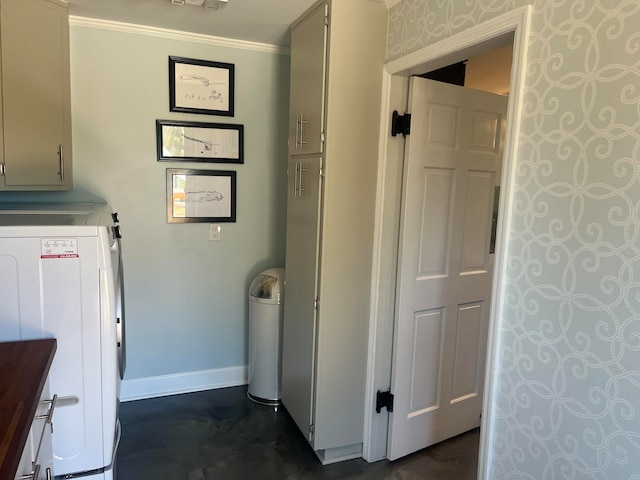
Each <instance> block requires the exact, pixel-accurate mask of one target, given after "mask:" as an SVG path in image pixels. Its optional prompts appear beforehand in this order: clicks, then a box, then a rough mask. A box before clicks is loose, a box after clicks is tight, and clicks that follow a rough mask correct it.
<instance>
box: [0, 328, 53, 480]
mask: <svg viewBox="0 0 640 480" xmlns="http://www.w3.org/2000/svg"><path fill="white" fill-rule="evenodd" d="M55 351H56V340H55V339H45V340H26V341H22V342H5V343H0V479H10V478H14V477H15V474H16V470H17V468H18V463H19V462H20V457H21V455H22V451H23V450H24V446H25V443H26V441H27V437H28V436H29V428H30V427H31V422H32V421H33V417H34V415H35V412H36V408H37V407H38V402H39V401H40V395H41V394H42V389H43V388H44V384H45V382H46V380H47V375H48V374H49V368H50V367H51V363H52V362H53V355H54V353H55Z"/></svg>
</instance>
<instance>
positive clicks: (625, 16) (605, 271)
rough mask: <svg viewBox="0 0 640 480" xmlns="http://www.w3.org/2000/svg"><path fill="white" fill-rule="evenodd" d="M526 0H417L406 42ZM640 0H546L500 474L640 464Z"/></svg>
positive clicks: (612, 479)
mask: <svg viewBox="0 0 640 480" xmlns="http://www.w3.org/2000/svg"><path fill="white" fill-rule="evenodd" d="M524 3H529V2H525V1H521V0H480V1H473V2H468V1H465V2H462V1H459V0H437V1H436V0H404V1H402V2H401V3H399V4H397V5H396V6H394V7H393V8H392V9H391V11H390V22H389V58H390V59H392V58H393V59H395V58H400V57H402V56H403V55H406V54H408V53H410V52H413V51H416V50H418V49H419V48H422V47H424V46H426V45H430V44H433V43H435V42H437V41H438V40H440V39H442V38H446V37H448V36H450V35H451V34H453V33H457V32H460V31H463V30H465V29H466V28H469V27H471V26H473V25H475V24H477V23H480V22H482V21H485V20H486V19H488V18H491V17H495V16H496V15H498V14H500V13H504V12H507V11H509V10H511V9H513V8H515V7H517V6H520V5H522V4H524ZM639 25H640V5H639V4H638V2H637V0H616V1H611V0H589V1H575V0H556V1H553V2H551V1H549V0H536V1H535V2H534V16H533V22H532V29H531V36H530V48H529V58H528V64H527V77H526V88H525V100H524V113H523V123H522V131H521V137H520V147H519V155H518V158H517V180H516V184H517V185H516V194H515V195H516V196H515V208H514V211H513V218H512V231H511V232H510V241H509V245H508V277H509V278H508V279H507V282H508V284H509V287H508V291H507V295H506V298H505V305H504V306H505V311H506V314H505V316H504V318H501V319H499V322H500V341H499V350H498V353H497V355H498V357H497V359H496V361H497V367H498V371H497V402H496V403H495V404H493V405H490V406H487V408H491V409H493V412H492V413H493V415H492V418H493V419H494V424H493V426H492V427H493V432H494V435H493V437H492V438H491V441H490V454H489V455H490V458H489V463H488V465H489V477H490V478H492V479H496V480H498V479H500V480H502V479H507V478H509V479H511V478H513V479H532V480H533V479H535V480H547V479H549V480H550V479H560V478H562V479H569V478H571V479H580V480H581V479H602V480H605V479H606V480H623V479H624V480H628V479H638V478H640V476H639V475H640V335H639V332H640V293H639V292H640V281H639V279H640V215H639V211H640V110H639V108H638V105H640V70H639V59H640V34H638V26H639Z"/></svg>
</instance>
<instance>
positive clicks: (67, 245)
mask: <svg viewBox="0 0 640 480" xmlns="http://www.w3.org/2000/svg"><path fill="white" fill-rule="evenodd" d="M40 258H78V239H77V238H43V239H41V240H40Z"/></svg>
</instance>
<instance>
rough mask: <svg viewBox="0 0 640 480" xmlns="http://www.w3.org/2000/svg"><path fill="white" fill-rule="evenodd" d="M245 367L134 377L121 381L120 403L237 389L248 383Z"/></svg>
mask: <svg viewBox="0 0 640 480" xmlns="http://www.w3.org/2000/svg"><path fill="white" fill-rule="evenodd" d="M248 378H249V376H248V370H247V367H246V366H242V367H229V368H218V369H212V370H201V371H199V372H186V373H176V374H172V375H161V376H158V377H145V378H133V379H131V380H123V381H122V389H121V392H120V401H122V402H129V401H131V400H142V399H144V398H153V397H165V396H167V395H176V394H179V393H190V392H200V391H202V390H212V389H215V388H225V387H236V386H239V385H246V384H247V383H248Z"/></svg>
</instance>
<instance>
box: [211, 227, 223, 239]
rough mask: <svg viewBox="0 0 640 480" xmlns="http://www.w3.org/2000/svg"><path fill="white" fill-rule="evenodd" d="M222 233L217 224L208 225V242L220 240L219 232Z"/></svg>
mask: <svg viewBox="0 0 640 480" xmlns="http://www.w3.org/2000/svg"><path fill="white" fill-rule="evenodd" d="M221 231H222V227H221V226H220V225H218V224H217V223H212V224H210V225H209V240H220V232H221Z"/></svg>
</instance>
